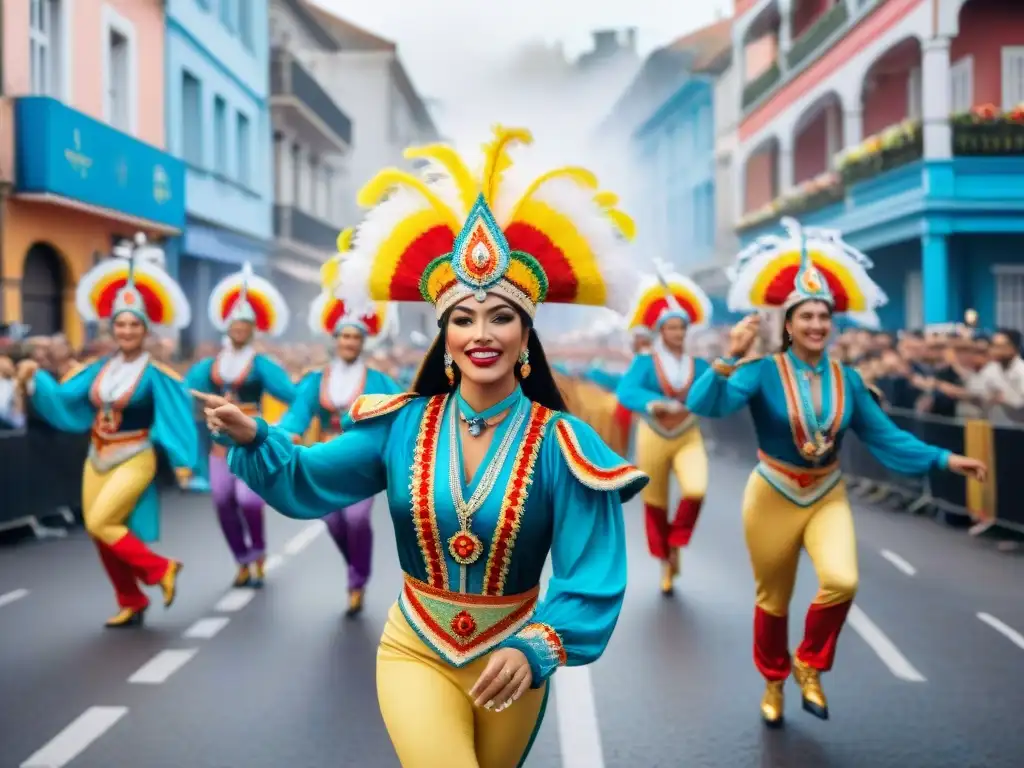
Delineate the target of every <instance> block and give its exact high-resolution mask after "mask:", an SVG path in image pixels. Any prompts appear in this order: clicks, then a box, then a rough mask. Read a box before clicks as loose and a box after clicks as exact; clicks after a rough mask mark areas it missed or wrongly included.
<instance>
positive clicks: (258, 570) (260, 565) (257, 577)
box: [251, 557, 267, 587]
mask: <svg viewBox="0 0 1024 768" xmlns="http://www.w3.org/2000/svg"><path fill="white" fill-rule="evenodd" d="M266 575H267V566H266V558H264V557H261V558H259V559H258V560H257V561H256V562H255V563H253V564H252V584H251V585H252V586H254V587H262V586H263V579H264V578H265V577H266Z"/></svg>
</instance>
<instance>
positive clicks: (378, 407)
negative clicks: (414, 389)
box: [348, 392, 417, 422]
mask: <svg viewBox="0 0 1024 768" xmlns="http://www.w3.org/2000/svg"><path fill="white" fill-rule="evenodd" d="M416 397H417V396H416V395H415V394H413V393H411V392H403V393H401V394H398V395H360V396H359V397H357V398H356V401H355V402H354V403H352V407H351V408H350V409H349V412H348V418H350V419H351V420H352V421H354V422H359V421H366V420H368V419H376V418H378V417H380V416H386V415H387V414H389V413H394V412H395V411H397V410H399V409H400V408H403V407H404V406H406V405H408V404H409V403H410V402H412V401H413V400H415V399H416Z"/></svg>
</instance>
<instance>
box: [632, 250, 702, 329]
mask: <svg viewBox="0 0 1024 768" xmlns="http://www.w3.org/2000/svg"><path fill="white" fill-rule="evenodd" d="M628 317H629V321H628V326H627V327H628V328H629V329H630V330H633V329H635V328H646V329H648V330H651V331H655V330H657V329H658V328H660V327H661V326H662V324H664V322H665V321H666V320H669V319H671V318H673V317H676V318H679V319H681V320H682V321H683V322H684V323H686V325H687V326H688V327H691V328H699V327H701V326H704V325H707V324H708V323H709V322H710V321H711V299H709V298H708V295H707V294H706V293H704V290H703V289H702V288H701V287H700V286H699V285H697V283H695V282H694V281H693V280H691V279H690V278H689V277H686V276H685V275H680V274H677V273H675V272H673V271H672V270H671V267H670V266H669V265H668V264H666V263H665V262H663V261H659V260H656V261H655V262H654V274H653V275H651V276H649V277H648V278H647V280H646V281H645V282H644V283H643V285H642V288H641V290H640V292H639V295H638V296H637V298H636V300H635V301H634V303H633V309H632V311H631V312H630V313H629V315H628Z"/></svg>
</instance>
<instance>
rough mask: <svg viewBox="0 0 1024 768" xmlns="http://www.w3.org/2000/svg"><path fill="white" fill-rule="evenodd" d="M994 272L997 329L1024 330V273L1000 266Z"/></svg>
mask: <svg viewBox="0 0 1024 768" xmlns="http://www.w3.org/2000/svg"><path fill="white" fill-rule="evenodd" d="M993 271H994V272H995V277H996V327H998V328H1013V329H1015V330H1018V331H1019V330H1024V272H1019V271H1017V270H1015V269H1013V267H1008V268H1007V267H1002V268H1001V267H1000V266H999V265H997V266H996V267H995V269H994V270H993Z"/></svg>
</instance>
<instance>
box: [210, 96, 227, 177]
mask: <svg viewBox="0 0 1024 768" xmlns="http://www.w3.org/2000/svg"><path fill="white" fill-rule="evenodd" d="M213 162H214V166H215V168H216V170H217V173H222V174H226V173H227V172H228V105H227V102H225V101H224V99H222V98H221V97H220V96H218V97H216V98H215V99H214V100H213Z"/></svg>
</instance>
